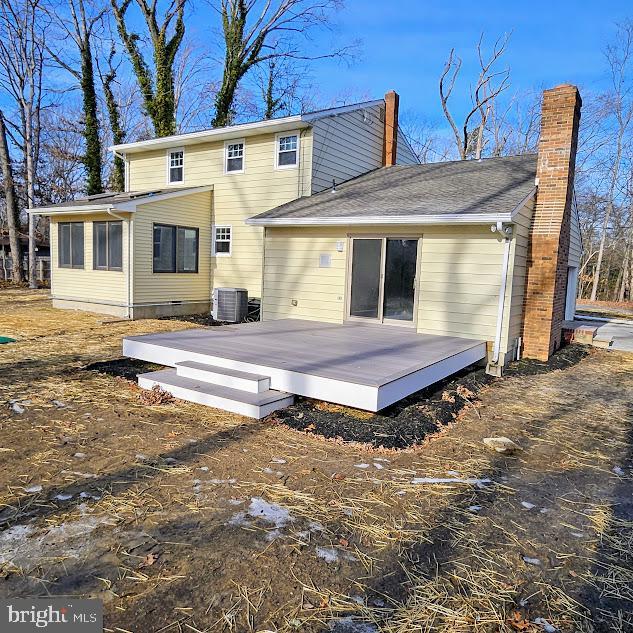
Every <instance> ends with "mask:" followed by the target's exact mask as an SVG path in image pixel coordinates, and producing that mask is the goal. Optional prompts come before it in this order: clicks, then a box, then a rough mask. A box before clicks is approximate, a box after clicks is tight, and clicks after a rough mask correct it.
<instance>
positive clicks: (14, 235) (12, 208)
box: [0, 111, 24, 284]
mask: <svg viewBox="0 0 633 633" xmlns="http://www.w3.org/2000/svg"><path fill="white" fill-rule="evenodd" d="M0 167H1V168H2V175H3V186H4V197H5V202H6V206H7V225H8V227H9V246H10V248H11V257H12V260H13V270H12V276H13V281H14V282H15V283H16V284H19V283H22V281H24V277H23V275H22V245H21V244H20V213H19V209H18V199H17V197H16V195H15V185H14V182H13V166H12V165H11V157H10V155H9V145H8V143H7V131H6V129H5V127H4V115H3V114H2V111H0Z"/></svg>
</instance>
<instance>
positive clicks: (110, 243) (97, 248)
mask: <svg viewBox="0 0 633 633" xmlns="http://www.w3.org/2000/svg"><path fill="white" fill-rule="evenodd" d="M92 267H93V268H94V269H95V270H123V222H121V221H116V222H114V221H108V222H93V223H92Z"/></svg>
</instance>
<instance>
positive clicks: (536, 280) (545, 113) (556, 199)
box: [523, 84, 582, 360]
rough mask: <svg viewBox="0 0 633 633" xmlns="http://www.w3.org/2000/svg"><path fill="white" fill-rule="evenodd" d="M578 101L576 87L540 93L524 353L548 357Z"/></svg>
mask: <svg viewBox="0 0 633 633" xmlns="http://www.w3.org/2000/svg"><path fill="white" fill-rule="evenodd" d="M581 105H582V101H581V99H580V95H579V93H578V89H577V88H576V86H571V85H568V84H563V85H560V86H556V87H555V88H551V89H550V90H545V91H544V92H543V106H542V110H541V137H540V140H539V147H538V162H537V168H536V179H537V185H538V191H537V194H536V206H535V209H534V217H533V219H532V227H531V231H530V248H529V250H528V261H527V283H526V291H525V318H524V326H523V344H524V349H523V354H524V356H527V357H528V358H537V359H539V360H547V359H548V358H549V357H550V356H551V354H552V353H553V352H554V351H555V350H556V349H557V348H558V347H559V346H560V342H561V328H562V322H563V321H564V319H565V295H566V286H567V259H568V256H569V232H570V222H571V203H572V194H573V186H574V170H575V165H576V148H577V145H578V125H579V123H580V107H581Z"/></svg>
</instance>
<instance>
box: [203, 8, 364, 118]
mask: <svg viewBox="0 0 633 633" xmlns="http://www.w3.org/2000/svg"><path fill="white" fill-rule="evenodd" d="M219 4H220V6H219V9H218V11H219V13H220V18H221V21H222V31H223V35H224V47H225V52H224V69H223V72H222V83H221V84H220V88H219V90H218V93H217V95H216V98H215V116H214V118H213V121H212V125H213V127H223V126H225V125H229V124H230V123H231V121H232V120H233V118H234V112H233V104H234V100H235V95H236V91H237V88H238V86H239V84H240V81H241V80H242V78H243V77H244V76H245V75H246V73H248V72H249V70H251V69H252V68H254V67H255V66H257V65H259V64H261V63H263V62H269V61H271V60H279V59H298V60H304V61H305V60H315V59H324V58H333V57H342V56H345V55H348V54H350V53H351V50H352V47H351V46H348V47H344V48H341V49H337V50H333V51H331V52H328V53H325V54H315V55H311V54H309V53H308V52H307V51H306V50H305V46H304V45H305V41H306V40H307V38H309V36H310V34H311V33H312V31H313V30H314V29H315V28H318V27H321V28H323V27H326V26H327V25H328V24H329V23H330V21H331V16H332V14H333V13H334V12H335V11H336V10H337V9H339V8H340V7H341V4H342V3H341V0H266V2H264V3H262V4H260V3H258V2H257V0H219Z"/></svg>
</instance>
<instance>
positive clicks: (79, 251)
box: [57, 222, 84, 268]
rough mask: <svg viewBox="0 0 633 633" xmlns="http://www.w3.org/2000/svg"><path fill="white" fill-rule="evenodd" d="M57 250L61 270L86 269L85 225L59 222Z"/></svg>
mask: <svg viewBox="0 0 633 633" xmlns="http://www.w3.org/2000/svg"><path fill="white" fill-rule="evenodd" d="M57 248H58V251H59V267H60V268H83V267H84V223H83V222H59V224H58V225H57Z"/></svg>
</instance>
